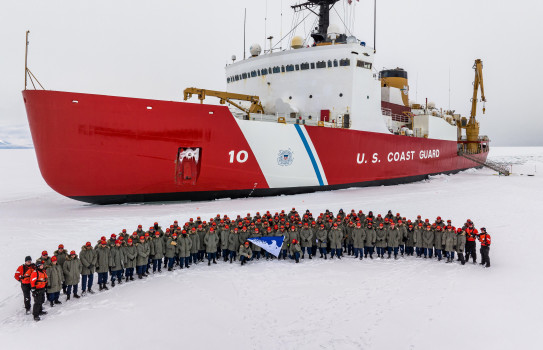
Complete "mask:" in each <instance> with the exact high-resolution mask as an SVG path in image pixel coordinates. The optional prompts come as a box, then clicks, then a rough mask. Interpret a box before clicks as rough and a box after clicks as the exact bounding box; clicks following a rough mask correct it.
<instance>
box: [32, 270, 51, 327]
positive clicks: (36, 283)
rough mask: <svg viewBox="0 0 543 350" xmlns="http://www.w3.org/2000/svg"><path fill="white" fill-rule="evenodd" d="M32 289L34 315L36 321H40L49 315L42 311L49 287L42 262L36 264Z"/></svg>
mask: <svg viewBox="0 0 543 350" xmlns="http://www.w3.org/2000/svg"><path fill="white" fill-rule="evenodd" d="M30 287H31V288H32V296H33V297H34V307H33V308H32V314H33V315H34V321H39V320H40V316H42V315H47V312H46V311H43V310H42V306H43V303H44V302H45V288H46V287H47V273H46V272H45V270H44V269H43V262H42V261H38V262H37V263H36V270H34V272H32V274H31V275H30Z"/></svg>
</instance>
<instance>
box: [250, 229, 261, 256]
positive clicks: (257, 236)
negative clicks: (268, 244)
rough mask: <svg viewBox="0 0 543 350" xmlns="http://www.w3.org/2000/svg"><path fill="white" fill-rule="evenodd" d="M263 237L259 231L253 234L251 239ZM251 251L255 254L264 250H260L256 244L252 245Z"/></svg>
mask: <svg viewBox="0 0 543 350" xmlns="http://www.w3.org/2000/svg"><path fill="white" fill-rule="evenodd" d="M261 237H262V235H261V234H260V230H259V232H253V233H252V234H251V236H250V237H249V238H261ZM251 250H252V251H253V252H261V251H262V248H260V247H259V246H257V245H256V244H252V243H251Z"/></svg>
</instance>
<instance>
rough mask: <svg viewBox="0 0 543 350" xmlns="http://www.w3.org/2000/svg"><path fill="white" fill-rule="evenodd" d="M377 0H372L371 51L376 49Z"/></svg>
mask: <svg viewBox="0 0 543 350" xmlns="http://www.w3.org/2000/svg"><path fill="white" fill-rule="evenodd" d="M376 38H377V0H373V51H374V52H376V51H377V42H376Z"/></svg>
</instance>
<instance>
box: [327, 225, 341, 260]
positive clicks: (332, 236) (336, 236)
mask: <svg viewBox="0 0 543 350" xmlns="http://www.w3.org/2000/svg"><path fill="white" fill-rule="evenodd" d="M328 241H330V252H331V254H330V258H331V259H333V258H334V254H337V257H338V259H341V252H342V250H343V231H341V230H340V229H339V227H338V224H337V223H334V224H333V226H332V228H331V229H330V233H328Z"/></svg>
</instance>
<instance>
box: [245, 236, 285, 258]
mask: <svg viewBox="0 0 543 350" xmlns="http://www.w3.org/2000/svg"><path fill="white" fill-rule="evenodd" d="M247 240H248V241H249V242H251V243H253V244H254V245H257V246H259V247H260V248H262V249H264V250H266V251H267V252H268V253H270V254H273V255H275V256H276V257H279V253H280V252H281V246H282V245H283V241H284V240H285V237H284V236H280V237H276V236H271V237H259V238H256V237H255V238H247Z"/></svg>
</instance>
